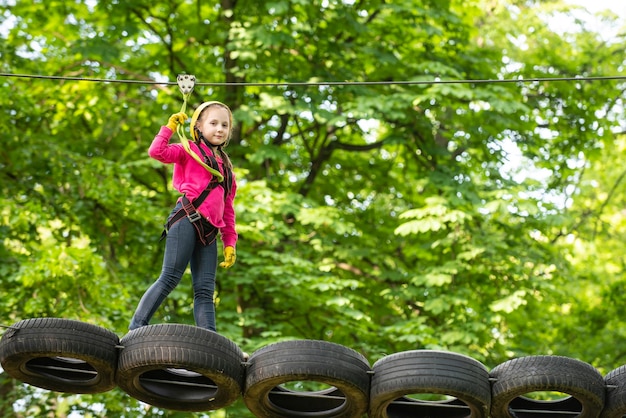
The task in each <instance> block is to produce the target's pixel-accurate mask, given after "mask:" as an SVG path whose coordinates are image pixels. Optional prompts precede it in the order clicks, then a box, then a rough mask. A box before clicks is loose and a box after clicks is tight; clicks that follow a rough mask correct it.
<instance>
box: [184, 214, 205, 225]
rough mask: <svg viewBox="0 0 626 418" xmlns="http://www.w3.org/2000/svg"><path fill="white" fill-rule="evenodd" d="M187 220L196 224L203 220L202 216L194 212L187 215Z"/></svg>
mask: <svg viewBox="0 0 626 418" xmlns="http://www.w3.org/2000/svg"><path fill="white" fill-rule="evenodd" d="M187 218H189V222H191V223H194V222H196V221H199V220H200V219H201V218H202V216H200V214H199V213H198V212H192V213H190V214H188V215H187Z"/></svg>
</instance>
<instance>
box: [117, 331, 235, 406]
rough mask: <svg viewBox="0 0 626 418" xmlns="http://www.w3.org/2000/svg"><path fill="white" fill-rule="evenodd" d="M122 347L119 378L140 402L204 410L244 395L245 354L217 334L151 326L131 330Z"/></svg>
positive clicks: (225, 404)
mask: <svg viewBox="0 0 626 418" xmlns="http://www.w3.org/2000/svg"><path fill="white" fill-rule="evenodd" d="M120 345H122V346H123V348H122V350H121V352H120V355H119V362H118V367H117V374H116V377H115V380H116V382H117V385H118V386H119V387H120V388H121V389H122V390H124V391H125V392H126V393H128V394H129V395H130V396H132V397H134V398H136V399H138V400H140V401H143V402H146V403H149V404H151V405H154V406H157V407H160V408H166V409H173V410H178V411H196V412H201V411H209V410H216V409H220V408H224V407H226V406H228V405H230V404H231V403H233V402H234V401H235V400H237V398H238V397H239V396H240V395H241V391H242V385H243V373H244V363H243V361H244V360H243V352H242V351H241V349H240V348H239V347H238V346H237V344H235V343H234V342H233V341H231V340H229V339H228V338H226V337H223V336H221V335H219V334H217V333H215V332H212V331H209V330H207V329H204V328H199V327H195V326H191V325H183V324H158V325H148V326H145V327H140V328H137V329H135V330H133V331H130V332H129V333H128V334H127V335H125V336H124V337H123V338H122V340H121V341H120ZM185 370H186V371H185ZM189 372H192V373H189Z"/></svg>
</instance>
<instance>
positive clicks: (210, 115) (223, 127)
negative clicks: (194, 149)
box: [198, 106, 230, 146]
mask: <svg viewBox="0 0 626 418" xmlns="http://www.w3.org/2000/svg"><path fill="white" fill-rule="evenodd" d="M198 129H200V132H202V135H203V136H204V138H205V139H206V140H207V141H208V143H209V144H211V145H215V146H217V145H222V144H223V143H224V142H226V140H227V139H228V135H229V134H230V114H229V113H228V110H226V109H224V108H223V107H221V106H210V107H208V108H207V109H206V110H205V111H204V112H202V116H201V117H200V119H199V120H198Z"/></svg>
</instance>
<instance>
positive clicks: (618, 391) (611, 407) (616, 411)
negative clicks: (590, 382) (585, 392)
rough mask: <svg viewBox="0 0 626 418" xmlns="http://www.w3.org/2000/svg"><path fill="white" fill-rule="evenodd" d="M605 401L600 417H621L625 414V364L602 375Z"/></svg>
mask: <svg viewBox="0 0 626 418" xmlns="http://www.w3.org/2000/svg"><path fill="white" fill-rule="evenodd" d="M604 384H605V386H606V402H605V404H604V409H603V410H602V414H600V417H601V418H622V417H623V416H624V415H626V365H624V366H620V367H618V368H617V369H615V370H612V371H610V372H609V373H608V374H607V375H606V376H605V377H604Z"/></svg>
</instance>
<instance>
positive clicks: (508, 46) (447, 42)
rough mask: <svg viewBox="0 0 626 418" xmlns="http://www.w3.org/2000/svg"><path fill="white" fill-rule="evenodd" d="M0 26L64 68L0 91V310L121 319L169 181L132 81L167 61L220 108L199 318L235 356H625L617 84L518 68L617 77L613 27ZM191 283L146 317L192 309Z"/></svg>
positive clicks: (343, 20) (267, 22)
mask: <svg viewBox="0 0 626 418" xmlns="http://www.w3.org/2000/svg"><path fill="white" fill-rule="evenodd" d="M0 16H1V17H0V27H1V28H2V31H1V32H0V36H2V38H3V42H1V43H0V66H1V68H2V71H3V72H5V73H12V74H41V75H47V76H59V77H61V78H60V79H53V80H49V79H43V80H41V79H31V78H24V77H9V76H7V75H4V76H3V77H2V80H1V84H0V89H1V90H2V94H1V95H0V103H1V106H0V121H1V126H2V127H3V138H4V139H3V147H2V150H1V151H0V179H1V182H0V186H1V187H2V190H1V191H2V193H1V194H0V196H1V197H0V199H1V200H2V208H3V209H2V211H1V214H2V217H1V219H2V221H1V222H0V229H1V230H2V232H3V234H2V236H3V237H4V239H3V241H2V245H0V257H1V258H2V263H0V271H1V272H2V275H1V276H0V280H1V281H2V286H3V289H4V292H3V295H4V296H3V298H2V300H1V301H0V315H1V317H2V318H3V323H5V324H9V323H11V322H13V321H17V320H19V319H23V318H27V317H38V316H60V317H66V318H75V319H80V320H84V321H89V322H94V323H98V324H100V325H102V326H105V327H109V328H111V329H112V330H114V331H115V332H117V333H119V334H120V335H123V334H124V333H125V332H126V328H127V325H128V321H129V319H130V316H131V315H132V312H133V309H134V307H135V305H136V303H137V302H138V299H139V297H140V295H141V294H142V292H143V291H144V290H145V288H146V287H147V286H149V284H150V283H151V282H152V281H153V280H154V279H155V278H156V277H157V275H158V269H159V267H158V266H159V264H160V262H161V257H162V247H161V246H160V245H159V243H158V236H159V234H160V228H161V226H162V223H163V221H164V218H165V216H166V215H167V213H168V211H169V208H170V207H171V206H172V205H173V202H174V201H175V199H176V196H177V195H176V193H175V191H173V190H172V188H171V184H170V178H171V167H165V166H162V165H161V164H158V163H156V162H154V161H152V160H150V159H149V158H148V156H147V153H146V150H147V148H148V146H149V144H150V141H151V139H152V138H153V136H154V134H155V133H156V132H157V130H158V128H159V126H160V125H162V124H165V123H166V121H167V118H168V117H169V115H170V114H171V113H174V112H176V111H178V110H179V109H180V105H181V97H180V94H179V92H178V90H177V88H176V86H175V85H173V84H156V83H155V82H161V83H163V82H164V81H173V80H175V78H176V75H177V74H180V73H189V74H194V75H195V76H196V78H197V79H198V81H199V82H200V83H201V84H200V85H197V86H196V89H195V90H194V94H193V96H192V99H191V101H192V103H190V105H191V107H192V108H193V107H195V106H197V105H198V104H200V103H201V102H202V101H205V100H213V99H216V100H221V101H224V102H226V103H228V104H229V105H230V106H231V108H232V109H233V110H234V113H235V118H236V121H237V127H236V131H235V135H234V137H233V140H232V142H231V146H230V148H229V151H230V155H231V158H232V159H233V161H234V163H235V166H236V167H237V176H238V179H239V194H238V197H237V200H236V204H237V213H238V230H239V233H240V236H241V239H240V242H239V243H238V248H237V252H238V261H237V264H236V265H235V267H234V268H233V269H231V270H228V271H223V270H222V271H220V272H219V277H218V295H217V300H216V302H217V307H218V329H219V331H220V332H221V333H223V334H224V335H226V336H228V337H229V338H232V339H233V340H235V341H236V342H237V343H238V344H240V345H241V346H242V348H243V349H244V350H246V351H248V352H252V351H254V350H255V349H257V348H258V347H261V346H264V345H267V344H269V343H271V342H274V341H277V340H282V339H291V338H316V339H325V340H330V341H334V342H337V343H340V344H344V345H347V346H350V347H353V348H355V349H357V350H359V351H361V352H362V353H363V354H365V355H366V356H367V357H368V359H369V360H370V361H371V362H374V361H376V360H377V359H378V358H380V357H381V356H382V355H384V354H386V353H392V352H397V351H402V350H409V349H421V348H439V349H444V350H450V351H456V352H461V353H464V354H468V355H470V356H472V357H474V358H477V359H478V360H480V361H483V362H485V364H487V365H488V366H489V367H492V366H494V365H496V364H498V363H500V362H502V361H504V360H506V359H508V358H510V357H512V356H516V355H523V354H561V355H566V356H572V357H577V358H580V359H582V360H584V361H588V362H590V363H592V364H594V365H595V366H597V367H598V368H600V369H601V370H605V371H608V370H609V369H611V368H614V367H617V366H619V365H621V364H622V362H623V361H624V359H622V358H619V357H616V356H615V355H614V354H611V353H615V352H621V351H623V350H621V349H620V348H619V347H615V345H619V342H616V344H613V345H612V346H611V348H610V352H609V351H607V350H609V349H608V348H607V347H606V344H602V341H605V340H604V339H605V338H606V336H607V335H616V334H617V335H621V333H622V331H620V330H622V329H623V328H624V327H623V324H622V322H621V319H620V318H621V317H623V315H621V311H620V309H621V308H620V306H621V303H619V300H616V296H615V295H619V294H621V290H622V288H623V286H624V275H623V270H624V269H623V266H624V257H623V254H622V251H621V247H622V245H621V243H622V242H623V238H624V217H623V213H622V208H623V203H624V202H623V201H622V200H623V197H622V196H623V193H621V192H622V191H623V187H624V186H623V177H624V175H623V174H624V169H623V168H622V167H623V163H622V161H621V160H620V158H619V157H620V155H621V151H623V149H624V137H623V134H622V128H621V126H622V124H623V109H622V101H623V85H622V84H623V83H621V82H620V81H618V80H604V81H600V80H596V81H584V80H582V79H581V80H570V81H541V80H540V79H543V78H553V77H560V78H566V77H581V76H614V75H618V74H619V73H620V71H621V68H622V66H623V63H622V62H621V59H620V56H621V51H623V48H624V39H623V37H620V36H616V37H614V38H612V39H610V40H609V41H606V40H604V39H603V38H602V37H601V36H600V35H599V34H597V33H595V32H593V31H591V30H589V28H588V27H587V26H586V23H585V20H574V19H573V18H574V17H577V16H581V15H580V12H575V11H571V10H569V9H567V8H566V7H565V6H563V5H562V4H560V3H559V2H554V1H551V2H537V3H536V4H535V3H533V2H520V1H515V2H510V4H508V5H506V7H505V5H504V4H498V5H495V3H493V2H483V1H478V0H476V1H469V2H468V1H456V0H452V1H421V0H411V1H394V2H393V4H389V3H388V2H384V1H359V2H338V1H328V2H321V3H320V2H308V1H298V0H291V1H273V2H241V1H239V2H235V1H227V0H224V1H222V2H220V3H215V4H207V3H203V2H199V1H198V2H188V1H172V2H167V3H163V2H161V3H156V4H155V3H154V2H148V1H142V0H137V1H127V2H112V1H89V2H80V1H77V2H65V1H46V2H45V4H44V2H35V3H25V2H19V3H18V2H16V3H12V2H5V4H4V5H3V6H2V13H0ZM556 17H559V18H561V19H565V20H567V21H569V22H573V23H572V27H571V30H569V31H567V32H560V30H559V29H558V28H555V27H553V26H552V25H551V22H552V21H554V20H553V19H554V18H556ZM603 19H604V21H603V25H604V26H605V27H611V26H616V25H617V20H616V18H615V17H614V16H613V17H612V16H610V15H607V16H606V17H604V18H603ZM66 77H77V78H80V79H83V81H76V80H74V79H64V78H66ZM90 79H107V80H111V82H107V83H105V82H101V81H100V82H94V81H88V80H90ZM438 80H439V81H451V80H469V81H465V82H443V83H437V81H438ZM472 80H474V82H472ZM481 80H483V81H485V80H502V81H511V80H519V81H518V82H500V83H496V82H480V81H481ZM525 80H531V81H525ZM535 80H536V81H535ZM128 81H133V83H130V82H128ZM343 81H346V82H348V83H346V84H338V83H328V82H343ZM373 81H376V82H380V83H368V82H373ZM406 81H413V82H414V83H413V84H411V83H406ZM142 82H145V84H142ZM303 82H310V83H320V84H311V85H305V84H303ZM324 82H327V83H324ZM266 83H278V84H279V85H276V84H266ZM188 283H189V282H188V281H187V282H185V281H183V283H182V284H181V285H180V286H179V287H178V288H177V289H176V290H175V291H174V292H173V293H172V295H171V296H170V297H169V298H168V300H167V302H166V303H165V304H164V306H163V307H162V308H161V309H160V311H159V312H158V313H157V317H156V318H155V321H168V322H181V323H190V324H191V323H193V317H192V314H191V312H192V295H191V290H190V286H188ZM0 384H1V385H2V392H3V395H5V396H3V397H2V399H3V402H4V403H3V404H2V406H1V408H4V411H8V410H11V409H12V406H11V405H12V403H13V402H14V401H15V400H16V399H20V398H21V399H25V402H26V403H25V404H24V406H23V408H24V409H25V412H22V413H23V415H29V414H31V415H32V414H34V413H35V412H33V411H36V413H37V414H44V413H45V412H46V411H48V410H55V411H57V412H59V411H62V410H63V408H66V409H67V408H69V406H67V405H71V408H72V409H74V410H78V411H83V414H85V416H87V415H89V414H91V416H96V415H98V414H100V415H101V416H113V415H115V414H118V415H120V416H122V415H128V416H130V415H133V416H140V415H142V416H157V415H159V414H160V413H162V412H163V411H158V410H156V408H148V409H145V408H142V407H141V406H139V405H138V404H136V403H134V401H132V400H129V399H128V398H127V397H123V394H121V393H119V391H113V392H111V393H108V394H104V395H99V396H95V395H94V396H93V397H87V396H85V397H70V396H68V397H66V396H61V395H58V394H52V393H41V392H37V391H34V390H33V389H32V388H29V387H24V386H21V385H20V384H19V383H17V382H13V381H11V380H10V379H8V378H6V376H3V375H2V374H0ZM122 399H123V401H122ZM94 404H102V405H104V409H105V411H104V412H103V411H99V410H98V409H97V408H98V407H94V406H92V405H94ZM64 405H65V406H64ZM220 413H222V414H224V416H227V415H228V414H232V416H237V417H242V416H245V414H246V413H247V412H246V410H245V408H244V407H243V406H242V405H241V404H240V403H238V404H236V405H234V406H232V407H231V408H228V410H225V411H221V412H220ZM171 416H174V415H171Z"/></svg>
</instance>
